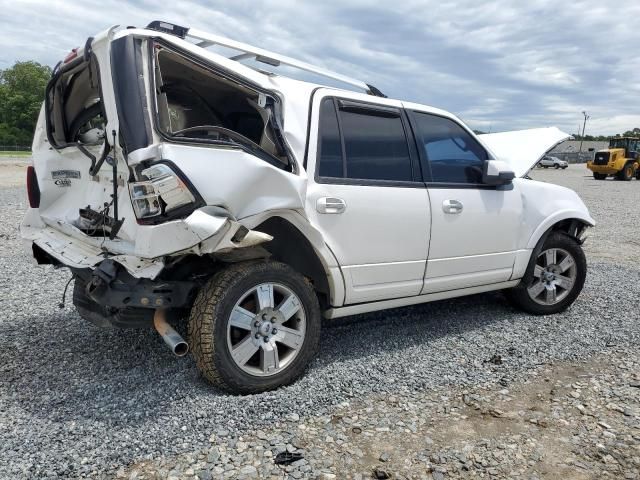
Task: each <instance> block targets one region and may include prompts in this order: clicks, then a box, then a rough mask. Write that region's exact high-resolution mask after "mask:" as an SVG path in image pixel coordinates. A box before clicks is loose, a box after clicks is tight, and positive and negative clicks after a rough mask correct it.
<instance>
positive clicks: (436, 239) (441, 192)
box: [410, 111, 522, 293]
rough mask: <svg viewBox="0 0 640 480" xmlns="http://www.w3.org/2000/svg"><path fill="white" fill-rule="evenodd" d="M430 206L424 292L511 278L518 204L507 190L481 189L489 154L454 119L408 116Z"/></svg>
mask: <svg viewBox="0 0 640 480" xmlns="http://www.w3.org/2000/svg"><path fill="white" fill-rule="evenodd" d="M410 116H411V120H412V126H413V128H414V131H415V134H416V139H417V142H418V148H419V150H420V154H421V158H422V161H423V170H424V171H426V172H427V175H429V177H430V178H429V179H428V182H427V185H428V190H429V197H430V201H431V214H432V224H431V242H430V245H429V258H428V260H427V270H426V274H425V282H424V288H423V290H422V293H434V292H440V291H447V290H455V289H460V288H468V287H474V286H479V285H488V284H492V283H499V282H504V281H507V280H509V279H510V277H511V274H512V271H513V264H514V261H515V258H516V250H517V242H518V232H519V226H520V217H521V212H522V200H521V197H520V194H519V191H518V187H517V183H515V182H514V184H513V185H510V186H509V188H497V187H492V186H487V185H483V184H482V167H483V164H484V162H485V160H487V159H488V158H489V156H488V153H487V152H486V150H485V149H484V147H482V145H480V143H479V142H478V141H476V140H475V138H474V137H473V136H472V135H471V133H470V132H469V131H468V130H467V129H466V128H465V127H463V126H462V125H461V124H459V123H458V122H457V121H455V120H454V119H452V118H448V117H444V116H440V115H436V114H432V113H428V112H418V111H413V112H411V113H410Z"/></svg>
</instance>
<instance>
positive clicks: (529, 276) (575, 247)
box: [505, 232, 587, 315]
mask: <svg viewBox="0 0 640 480" xmlns="http://www.w3.org/2000/svg"><path fill="white" fill-rule="evenodd" d="M549 248H559V249H563V250H565V251H566V252H568V253H569V254H570V255H571V256H572V257H573V260H574V261H575V266H576V278H575V281H574V283H573V286H572V287H571V289H570V290H569V292H568V294H567V295H566V296H565V297H564V299H563V300H561V301H560V302H558V303H556V304H553V305H542V304H540V303H538V302H536V301H535V300H534V299H532V298H531V296H530V295H529V292H528V290H527V289H528V287H530V286H531V285H532V283H533V281H534V276H533V271H534V268H535V265H536V261H537V259H538V255H539V254H540V252H544V251H545V250H547V249H549ZM586 276H587V259H586V257H585V255H584V252H583V251H582V247H581V246H580V244H579V243H578V241H577V240H576V239H575V238H573V237H570V236H569V235H567V234H565V233H563V232H552V233H550V234H549V235H548V236H547V238H546V239H545V240H544V243H543V244H542V246H538V247H536V248H535V249H534V250H533V254H532V255H531V260H530V261H529V265H528V266H527V270H526V272H525V274H524V277H523V278H522V281H521V282H520V284H519V285H517V286H516V287H514V288H511V289H509V290H506V291H505V295H506V296H507V299H508V300H509V301H510V303H511V304H512V305H513V306H515V307H517V308H519V309H520V310H524V311H525V312H527V313H531V314H533V315H552V314H554V313H560V312H563V311H564V310H566V309H567V308H568V307H569V306H570V305H571V304H572V303H573V302H574V301H575V300H576V298H578V295H580V292H581V291H582V287H583V286H584V281H585V278H586Z"/></svg>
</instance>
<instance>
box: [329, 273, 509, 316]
mask: <svg viewBox="0 0 640 480" xmlns="http://www.w3.org/2000/svg"><path fill="white" fill-rule="evenodd" d="M518 283H520V279H518V280H510V281H508V282H501V283H492V284H490V285H481V286H478V287H469V288H461V289H458V290H449V291H446V292H437V293H428V294H426V295H416V296H414V297H404V298H394V299H392V300H383V301H381V302H371V303H360V304H358V305H349V306H346V307H339V308H330V309H328V310H325V311H324V312H323V316H324V317H325V318H340V317H346V316H348V315H357V314H359V313H368V312H375V311H377V310H387V309H389V308H398V307H407V306H409V305H417V304H419V303H427V302H434V301H436V300H446V299H447V298H455V297H464V296H467V295H474V294H476V293H484V292H490V291H493V290H502V289H503V288H511V287H515V286H516V285H518Z"/></svg>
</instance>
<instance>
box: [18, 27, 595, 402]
mask: <svg viewBox="0 0 640 480" xmlns="http://www.w3.org/2000/svg"><path fill="white" fill-rule="evenodd" d="M211 47H213V48H217V49H218V50H217V51H215V50H212V48H211ZM220 50H222V52H221V51H220ZM229 52H232V53H231V54H230V53H229ZM251 62H253V63H251ZM280 66H288V67H291V68H294V69H297V70H298V71H304V72H306V73H307V74H311V75H316V76H320V77H323V78H325V79H326V78H329V79H331V81H332V82H341V83H343V84H346V85H348V86H349V87H350V88H351V89H355V90H361V91H362V93H356V92H353V91H349V90H343V89H337V88H330V87H323V86H322V85H318V84H314V83H310V82H307V81H299V80H294V79H292V78H289V77H286V76H281V75H277V74H275V73H274V72H273V71H271V70H273V69H274V68H276V69H277V67H280ZM366 132H368V133H366ZM367 135H369V136H368V137H367ZM532 135H533V136H532ZM365 137H366V138H365ZM505 138H506V139H507V141H505ZM514 138H516V137H513V136H510V137H500V138H497V137H492V136H488V137H486V138H485V139H484V140H482V139H478V138H477V137H475V136H474V135H473V133H472V132H470V131H469V130H468V128H467V127H466V126H464V125H462V124H460V123H459V121H458V120H457V119H455V117H453V116H452V115H451V114H448V113H446V112H442V111H439V110H437V109H431V108H430V107H422V106H418V105H414V104H406V103H403V102H399V101H396V100H390V99H387V98H385V97H384V96H383V95H382V94H381V93H380V92H379V91H378V90H377V89H375V88H374V87H372V86H370V85H368V84H366V83H364V82H361V81H358V80H354V79H351V78H348V77H345V76H343V75H340V74H337V73H333V72H329V71H327V70H324V69H322V68H319V67H314V66H312V65H309V64H306V63H304V62H300V61H297V60H294V59H291V58H289V57H285V56H282V55H278V54H274V53H272V52H267V51H265V50H262V49H260V48H257V47H252V46H250V45H246V44H242V43H239V42H235V41H233V40H228V39H224V38H222V37H218V36H215V35H211V34H207V33H204V32H199V31H195V30H193V29H187V28H184V27H180V26H177V25H172V24H168V23H164V22H152V23H151V24H150V25H149V26H148V27H147V28H144V29H135V28H129V29H118V28H115V27H114V28H111V29H109V30H107V31H105V32H103V33H101V34H100V35H97V36H96V37H95V38H89V39H88V40H87V42H86V44H85V46H84V48H81V49H77V50H74V51H73V52H72V53H71V54H70V55H69V56H68V57H67V58H66V59H65V60H64V61H63V62H61V63H60V64H59V65H58V66H56V68H55V69H54V72H53V75H52V78H51V81H50V82H49V84H48V86H47V90H46V97H45V102H44V105H43V107H42V111H41V114H40V118H39V121H38V125H37V129H36V134H35V137H34V142H33V165H32V166H30V167H29V169H28V177H27V186H28V194H29V204H30V209H29V210H28V212H27V214H26V215H25V218H24V221H23V223H22V225H21V234H22V237H23V239H24V240H25V244H26V245H27V246H28V248H29V250H30V252H31V253H32V254H33V257H34V258H35V259H36V260H37V262H38V263H40V264H53V265H56V266H62V267H67V268H69V269H70V270H71V272H72V273H73V276H74V278H75V282H74V291H73V301H74V304H75V306H76V308H77V310H78V312H79V314H80V315H81V316H82V317H83V318H85V319H86V320H88V321H90V322H92V323H93V324H95V325H98V326H101V327H108V326H116V327H123V328H126V327H151V326H155V328H156V329H157V330H158V332H159V333H160V334H161V335H162V336H163V338H164V340H165V341H166V342H167V344H168V345H169V346H170V348H171V349H172V350H173V351H174V353H176V354H177V355H184V354H186V353H187V351H188V350H190V351H191V352H192V353H193V356H194V358H195V360H196V363H197V365H198V367H199V369H200V370H201V372H202V373H203V375H204V376H205V377H206V378H207V379H208V380H209V381H211V382H213V383H215V384H217V385H220V386H222V387H224V388H226V389H229V390H231V391H234V392H241V393H251V392H258V391H263V390H268V389H271V388H275V387H278V386H280V385H284V384H287V383H290V382H291V381H293V380H294V379H295V378H297V377H298V376H299V375H300V374H301V373H302V372H303V371H304V368H305V367H306V365H307V364H308V363H309V361H310V359H311V358H312V357H313V355H314V354H315V352H316V350H317V347H318V343H319V338H320V319H321V316H322V315H324V316H326V317H340V316H345V315H349V314H352V313H359V312H365V311H372V310H379V309H384V308H391V307H394V306H401V305H408V304H412V303H420V302H423V301H430V300H437V299H440V298H449V297H454V296H460V295H465V294H470V293H478V292H481V291H488V290H497V289H504V288H513V289H514V290H513V291H512V294H511V297H512V299H513V301H514V302H515V303H516V304H518V305H519V306H521V307H522V308H524V309H526V310H528V311H531V312H532V313H555V312H556V311H561V310H562V309H564V308H567V307H568V306H569V305H570V304H571V303H572V302H573V300H574V299H575V298H576V297H577V295H578V293H579V292H580V289H581V288H582V282H583V281H584V274H585V269H586V263H585V261H584V255H583V254H582V251H581V249H580V243H581V241H582V238H583V233H584V230H585V227H586V226H589V225H592V224H593V220H592V219H591V217H590V216H589V215H588V212H587V211H586V208H585V207H584V205H583V204H582V202H581V201H580V200H579V199H578V198H577V196H575V194H573V193H572V192H570V191H566V190H564V189H559V188H556V190H555V198H556V200H555V202H556V203H554V204H551V203H549V204H546V205H530V204H529V203H528V202H524V201H523V198H524V197H525V196H527V195H540V193H541V192H542V191H543V190H544V189H545V188H546V189H553V188H554V187H552V186H549V187H541V186H540V185H538V184H537V182H533V181H531V180H526V179H524V178H516V179H514V176H518V177H521V176H523V177H524V176H526V173H527V171H528V169H530V168H531V166H533V165H535V163H536V162H537V160H538V159H539V158H540V157H541V156H542V155H543V154H544V153H545V152H546V151H547V150H548V149H549V148H551V147H553V146H554V145H555V144H557V143H558V142H559V141H561V140H563V139H564V138H566V135H565V134H563V133H562V132H560V131H558V130H557V129H542V130H541V131H540V132H534V134H532V133H531V131H529V132H526V133H525V134H523V135H520V134H517V138H516V139H515V140H514ZM532 138H536V139H541V143H542V144H543V145H540V146H538V147H537V149H535V148H534V149H533V150H532V151H531V152H529V155H528V156H526V155H525V157H526V158H524V159H523V158H518V159H517V161H516V163H514V165H515V166H514V167H513V168H510V167H509V166H508V165H507V164H506V163H504V162H501V161H498V160H497V159H496V158H495V157H494V155H493V154H492V153H491V151H490V150H489V147H488V145H490V144H492V143H494V142H495V148H496V150H501V149H502V151H503V152H508V151H509V149H510V148H511V149H513V146H514V145H520V146H522V143H521V142H522V139H528V140H527V141H529V142H531V139H532ZM534 143H535V142H534ZM427 145H428V146H427ZM492 148H493V147H492ZM454 150H456V151H457V153H455V155H457V156H456V157H455V158H453V160H451V158H449V157H450V155H452V154H451V152H452V151H454ZM538 150H539V151H538ZM438 155H440V158H439V159H438V158H436V157H437V156H438ZM455 155H454V156H455ZM429 156H431V157H432V158H428V157H429ZM505 156H508V153H505ZM528 157H531V158H528ZM448 162H449V163H448ZM517 162H520V164H518V163H517ZM529 163H530V165H529ZM524 165H529V166H528V168H524ZM518 169H520V170H522V171H519V170H518ZM439 175H443V176H447V175H449V176H451V178H449V179H447V181H446V182H445V183H444V184H442V183H441V184H439V185H437V186H434V185H433V184H437V183H438V182H440V180H439V179H438V176H439ZM527 182H528V183H527ZM468 184H471V185H473V188H469V185H468ZM520 184H522V185H520ZM443 185H448V188H450V189H453V191H457V190H458V189H462V190H464V191H465V193H464V195H466V196H467V197H468V198H469V200H470V202H475V201H479V202H480V203H478V204H477V205H485V206H486V208H498V209H500V208H501V207H500V205H499V202H502V204H503V205H504V204H505V203H504V202H506V204H508V205H509V208H502V209H501V211H502V215H503V216H502V217H500V218H501V221H500V223H499V225H495V227H496V228H497V232H496V233H498V234H499V233H500V230H501V229H502V230H504V232H506V233H507V234H508V235H506V236H505V235H503V236H502V237H501V240H500V241H498V242H497V244H496V245H490V244H489V243H491V239H489V238H488V237H487V238H486V239H485V238H482V235H480V234H479V235H478V237H477V238H476V240H477V242H476V244H475V245H474V246H473V247H472V248H470V249H468V250H469V251H466V250H465V249H464V248H463V246H459V249H458V250H457V251H454V247H456V243H455V242H453V243H449V244H447V242H446V239H445V238H444V237H446V236H447V235H454V236H458V237H459V236H460V235H461V234H462V235H464V233H465V231H467V233H468V232H469V231H471V230H473V229H476V228H478V227H479V225H480V223H481V221H482V219H483V218H485V219H487V220H488V221H494V222H495V218H497V217H496V216H495V215H494V213H493V212H486V211H485V212H481V211H477V212H475V213H473V211H474V209H476V210H477V208H478V207H475V206H474V204H472V203H469V207H470V210H471V212H470V213H469V215H471V216H470V217H469V219H466V220H463V218H462V217H460V218H459V220H460V222H459V225H458V227H455V228H457V230H455V229H454V230H452V231H451V232H448V231H447V230H446V229H447V228H452V227H451V226H444V224H443V226H442V227H441V230H436V229H438V228H439V226H438V225H439V220H438V218H439V217H438V215H439V214H436V209H435V208H434V207H433V206H432V204H433V201H434V198H436V197H438V195H439V194H438V193H435V190H437V191H439V192H441V193H442V192H445V191H447V190H446V189H443ZM514 186H516V187H517V188H514ZM431 187H433V188H435V190H434V193H432V194H430V193H429V192H430V190H429V189H430V188H431ZM436 187H437V188H436ZM476 190H477V191H476ZM474 192H475V193H474ZM491 192H493V193H491ZM496 192H497V193H496ZM469 195H471V196H469ZM473 195H476V196H477V195H480V197H478V199H475V197H473ZM492 195H493V196H492ZM498 196H499V199H498ZM472 197H473V198H472ZM489 197H491V198H489ZM493 197H496V198H493ZM465 198H466V197H465ZM377 201H379V203H377V204H376V202H377ZM441 202H442V205H441V206H439V207H438V208H444V210H443V211H444V213H448V214H451V213H453V214H456V213H460V212H461V211H462V208H463V207H462V203H460V202H459V201H458V200H449V199H444V200H441ZM483 202H484V203H483ZM496 202H498V203H496ZM532 203H535V202H532ZM538 203H539V202H538ZM527 208H529V209H534V210H532V211H527V210H526V209H527ZM441 213H442V212H441ZM483 215H484V216H483ZM430 218H431V220H430ZM378 219H379V220H382V221H384V222H385V224H383V225H378V224H377V223H376V222H377V220H378ZM465 222H467V223H465ZM494 230H495V229H494ZM559 236H561V237H559ZM549 238H551V239H552V240H553V239H555V240H553V241H555V242H556V243H557V245H556V244H555V243H552V247H549V248H546V249H545V248H544V247H548V245H549V243H548V242H549V241H550V240H549ZM558 238H559V240H558ZM443 242H444V243H443ZM483 242H484V243H483ZM545 242H547V243H545ZM558 242H559V243H558ZM445 244H447V245H448V246H447V247H446V248H445ZM551 250H553V252H554V253H553V256H552V255H551V253H547V252H549V251H551ZM543 254H544V255H543ZM541 255H542V257H541ZM552 257H553V258H552ZM540 259H541V260H540ZM438 272H440V273H438ZM548 292H551V293H548ZM182 321H186V322H188V332H189V333H188V339H187V340H188V342H187V341H185V340H184V339H183V338H182V337H181V336H180V335H179V334H178V333H176V331H175V330H173V328H172V327H171V326H170V323H175V322H182Z"/></svg>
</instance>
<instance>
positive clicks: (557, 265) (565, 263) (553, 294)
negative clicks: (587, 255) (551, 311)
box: [527, 248, 578, 305]
mask: <svg viewBox="0 0 640 480" xmlns="http://www.w3.org/2000/svg"><path fill="white" fill-rule="evenodd" d="M577 274H578V271H577V266H576V261H575V259H574V258H573V257H572V256H571V254H570V253H569V252H567V251H566V250H563V249H562V248H549V249H547V250H544V251H543V252H541V253H540V255H538V258H537V259H536V265H535V268H534V270H533V283H532V284H531V286H530V287H529V288H527V292H528V293H529V296H530V297H531V299H532V300H533V301H534V302H536V303H539V304H540V305H555V304H556V303H559V302H561V301H562V300H564V298H565V297H566V296H567V295H569V292H571V289H572V288H573V285H574V284H575V281H576V277H577Z"/></svg>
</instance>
